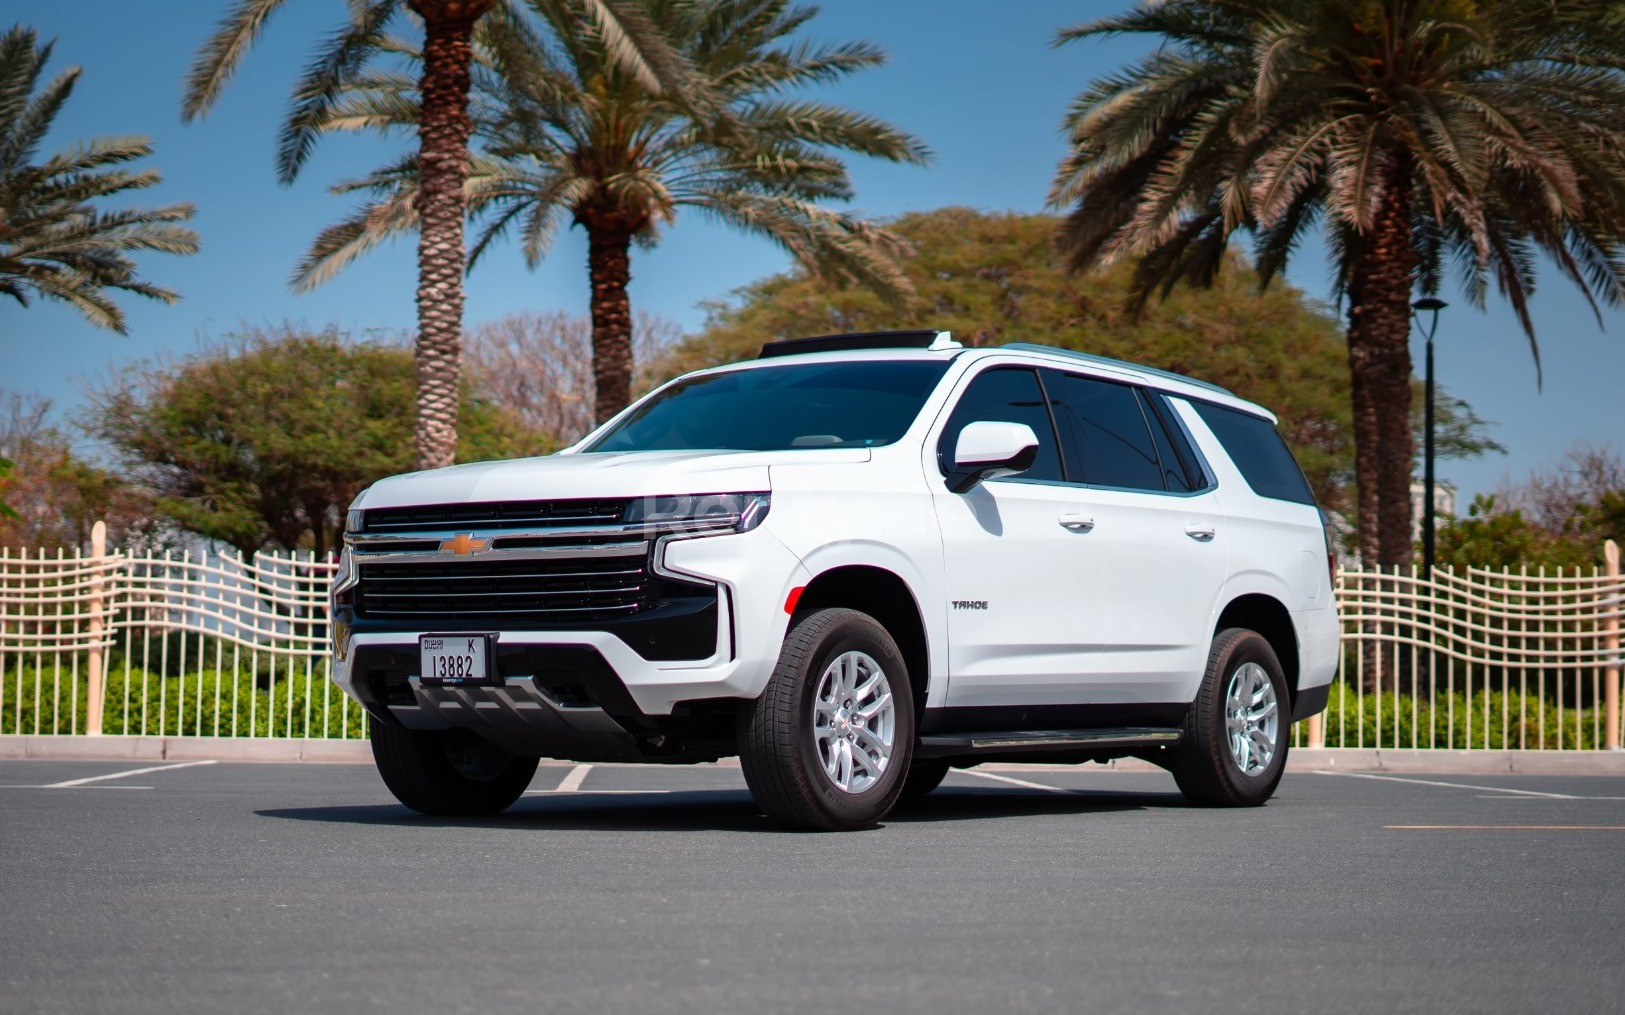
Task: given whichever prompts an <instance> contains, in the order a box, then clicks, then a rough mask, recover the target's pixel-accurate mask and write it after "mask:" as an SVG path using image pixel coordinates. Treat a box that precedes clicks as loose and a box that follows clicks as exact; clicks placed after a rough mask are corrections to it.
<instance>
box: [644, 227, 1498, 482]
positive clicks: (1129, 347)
mask: <svg viewBox="0 0 1625 1015" xmlns="http://www.w3.org/2000/svg"><path fill="white" fill-rule="evenodd" d="M1059 221H1060V220H1059V219H1057V218H1055V217H1053V216H1048V215H1024V214H1014V213H1006V214H986V213H981V212H977V211H973V210H971V209H968V208H944V209H940V210H937V211H930V212H915V213H910V214H908V215H904V216H903V217H902V218H900V219H898V220H897V221H896V222H895V223H892V224H891V225H890V227H889V228H891V229H892V230H893V231H895V232H896V233H897V234H899V235H900V236H902V237H903V238H904V239H906V240H907V241H908V243H909V245H910V246H911V248H912V251H911V253H910V254H909V255H908V256H907V259H906V269H907V271H908V274H909V278H910V281H911V282H912V283H913V286H914V289H915V291H916V294H917V295H916V297H915V299H914V300H913V302H912V303H910V304H908V305H906V306H901V307H899V306H895V305H893V304H890V303H887V302H886V301H885V300H883V299H881V298H880V297H877V296H876V295H874V294H873V293H871V292H868V291H866V290H862V289H858V288H840V287H837V286H835V285H832V284H830V283H828V282H823V281H820V280H818V279H816V278H814V277H811V276H810V275H808V274H806V273H805V272H801V271H792V272H790V273H786V274H780V275H774V276H771V277H769V278H766V279H763V280H762V281H760V282H756V283H753V284H751V285H749V286H746V287H744V288H743V289H740V290H739V291H738V292H737V293H736V294H735V298H734V299H733V300H732V301H730V302H726V303H715V304H712V305H711V306H710V307H709V310H710V318H709V320H708V322H707V324H706V327H705V328H704V329H703V330H702V331H700V332H699V333H698V334H696V335H692V336H689V337H688V338H686V339H684V340H683V341H682V342H680V343H678V344H677V345H676V346H675V347H674V348H673V349H672V350H671V351H670V352H669V353H667V354H666V355H665V356H664V357H663V358H662V360H661V361H660V362H659V364H657V370H656V373H657V375H659V376H663V377H670V376H673V375H675V374H678V373H682V372H684V371H687V370H693V369H698V368H700V367H704V366H713V365H716V364H718V363H727V362H731V361H735V360H740V359H748V358H750V357H753V356H755V355H756V353H757V351H758V350H759V349H760V348H761V345H762V343H763V342H766V341H770V340H773V339H780V338H795V337H799V336H805V335H816V334H822V333H828V332H840V331H877V330H884V329H891V328H918V327H921V326H928V327H935V328H943V329H946V330H950V331H952V332H953V333H954V336H955V337H956V338H957V339H959V340H960V341H962V342H964V343H966V344H967V345H998V344H1002V343H1004V342H1015V341H1025V342H1040V343H1044V344H1048V345H1056V346H1060V347H1062V348H1067V349H1077V350H1081V351H1084V352H1090V353H1095V354H1098V355H1104V356H1112V357H1117V358H1120V359H1126V360H1130V361H1132V362H1136V363H1144V364H1146V365H1148V366H1154V367H1159V368H1162V369H1164V370H1173V371H1176V372H1178V373H1183V374H1189V375H1191V376H1193V377H1199V378H1202V379H1203V380H1208V381H1213V382H1214V383H1217V384H1221V385H1223V386H1225V387H1227V388H1229V389H1231V390H1232V391H1234V392H1236V393H1237V394H1239V395H1241V396H1242V397H1243V398H1249V399H1252V400H1254V401H1256V402H1258V403H1259V404H1261V405H1264V406H1267V407H1268V408H1269V409H1270V410H1271V411H1273V412H1275V413H1276V414H1278V415H1279V416H1280V419H1281V431H1282V433H1283V434H1284V435H1285V436H1286V438H1287V440H1288V441H1289V442H1290V443H1291V444H1292V446H1293V450H1294V451H1295V452H1296V453H1297V455H1298V460H1299V461H1300V462H1301V463H1302V464H1303V467H1304V471H1305V472H1307V473H1308V475H1309V478H1310V482H1311V483H1312V484H1313V486H1314V488H1315V492H1316V495H1317V496H1318V497H1319V498H1320V499H1321V502H1322V503H1323V504H1325V505H1327V506H1328V507H1332V508H1334V509H1335V508H1341V507H1344V506H1345V504H1344V502H1345V498H1344V496H1343V495H1344V488H1345V487H1346V485H1347V483H1348V480H1349V477H1350V476H1351V474H1352V466H1353V458H1352V455H1353V443H1352V437H1351V431H1350V420H1349V416H1350V411H1349V404H1350V402H1349V381H1348V359H1347V352H1346V350H1345V347H1344V344H1343V338H1342V334H1341V331H1340V329H1339V327H1338V324H1337V322H1336V320H1335V319H1334V318H1333V317H1332V316H1331V314H1330V313H1329V312H1328V311H1327V310H1326V309H1325V308H1323V307H1322V306H1320V305H1319V304H1317V303H1315V302H1313V301H1311V300H1310V299H1308V298H1307V297H1306V296H1304V294H1303V293H1301V292H1299V291H1298V290H1296V289H1293V288H1292V287H1290V286H1286V285H1277V286H1272V287H1271V288H1269V289H1267V290H1265V291H1264V292H1262V293H1261V292H1259V288H1258V280H1257V276H1256V275H1254V274H1253V272H1252V270H1251V269H1250V268H1249V267H1248V266H1247V265H1246V264H1245V263H1244V262H1243V261H1242V260H1241V259H1240V258H1233V261H1234V263H1233V265H1232V269H1231V270H1226V271H1224V272H1222V273H1220V274H1219V276H1218V277H1217V279H1216V280H1215V282H1214V286H1213V287H1212V288H1211V289H1191V288H1180V289H1175V290H1173V291H1172V292H1171V293H1170V294H1169V296H1168V298H1167V299H1166V300H1163V301H1160V302H1155V303H1152V304H1149V305H1147V306H1146V307H1145V308H1144V310H1143V311H1141V312H1139V313H1138V314H1136V313H1133V312H1131V311H1129V310H1128V309H1125V307H1126V305H1127V302H1128V301H1127V297H1128V295H1129V292H1130V289H1131V286H1132V284H1133V280H1132V278H1131V269H1130V268H1129V267H1127V266H1122V267H1119V268H1116V269H1113V270H1112V271H1109V272H1107V273H1105V274H1103V275H1089V276H1077V275H1071V274H1069V273H1068V272H1067V271H1066V270H1065V269H1066V265H1065V260H1064V256H1063V255H1062V254H1061V253H1059V252H1058V251H1057V249H1056V245H1055V236H1056V231H1057V227H1058V224H1059ZM1436 432H1437V433H1439V435H1440V441H1439V454H1440V457H1451V456H1456V457H1466V456H1471V455H1474V454H1481V453H1483V452H1484V451H1487V450H1499V446H1498V445H1495V444H1494V442H1493V441H1490V440H1489V438H1488V437H1487V435H1486V433H1487V431H1486V424H1485V423H1484V421H1483V420H1480V419H1478V417H1477V416H1475V415H1473V413H1472V410H1471V409H1470V408H1469V407H1468V406H1467V405H1466V403H1464V402H1461V401H1459V400H1457V399H1453V398H1450V397H1448V396H1446V397H1443V398H1441V399H1440V410H1439V426H1438V430H1437V431H1436Z"/></svg>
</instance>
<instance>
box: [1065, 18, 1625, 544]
mask: <svg viewBox="0 0 1625 1015" xmlns="http://www.w3.org/2000/svg"><path fill="white" fill-rule="evenodd" d="M1620 11H1621V7H1620V5H1619V4H1618V2H1617V0H1565V2H1564V3H1560V4H1557V3H1552V2H1550V0H1476V2H1475V0H1164V2H1161V3H1154V4H1153V3H1147V4H1143V5H1140V6H1137V7H1136V8H1135V9H1134V10H1132V11H1128V12H1126V13H1123V14H1118V15H1114V16H1111V17H1108V18H1103V19H1101V20H1098V21H1094V22H1091V23H1088V24H1084V25H1081V26H1079V27H1076V28H1070V29H1066V30H1064V31H1062V32H1061V33H1060V35H1059V37H1058V40H1057V44H1061V43H1066V42H1070V41H1073V40H1077V39H1086V38H1095V37H1099V36H1105V35H1113V34H1118V33H1126V32H1136V33H1148V34H1151V35H1154V36H1158V37H1159V41H1160V42H1161V45H1160V46H1159V48H1158V49H1156V50H1155V51H1154V52H1153V53H1151V55H1149V56H1147V57H1145V58H1144V59H1143V60H1141V61H1140V62H1139V63H1137V64H1135V65H1134V66H1133V67H1131V68H1129V69H1128V70H1126V71H1124V72H1122V73H1119V74H1115V75H1113V76H1110V77H1106V78H1102V79H1100V80H1098V81H1096V82H1095V83H1094V84H1093V85H1092V86H1091V87H1090V88H1089V90H1088V91H1085V92H1084V93H1083V94H1081V95H1080V96H1079V97H1078V98H1077V99H1076V101H1075V102H1074V104H1073V107H1072V109H1071V111H1070V113H1069V114H1068V116H1067V120H1066V124H1067V127H1068V129H1069V130H1070V134H1071V148H1072V150H1071V152H1070V154H1069V155H1068V156H1067V157H1066V158H1065V160H1064V161H1063V162H1062V163H1061V165H1060V168H1059V170H1058V171H1057V174H1056V178H1055V182H1054V185H1053V188H1052V190H1051V192H1050V201H1051V204H1052V206H1054V207H1060V208H1069V209H1071V213H1070V216H1069V218H1068V221H1067V224H1066V226H1065V228H1064V235H1063V243H1064V245H1065V246H1066V248H1067V249H1068V251H1069V253H1070V256H1071V260H1072V263H1073V265H1074V266H1075V267H1078V268H1087V267H1097V266H1101V265H1106V264H1110V263H1113V262H1115V261H1118V260H1123V259H1129V260H1132V261H1134V262H1136V264H1137V269H1136V270H1137V287H1136V292H1137V298H1138V299H1139V300H1140V301H1141V302H1143V301H1144V299H1145V298H1147V296H1148V294H1149V293H1151V292H1152V291H1153V290H1156V289H1158V288H1160V289H1162V291H1164V292H1166V291H1167V289H1168V287H1169V286H1172V285H1174V284H1175V283H1177V282H1178V281H1180V280H1186V281H1190V282H1196V283H1205V282H1208V281H1211V279H1212V278H1213V276H1214V273H1215V272H1217V271H1218V270H1219V269H1220V267H1221V265H1222V264H1223V253H1224V251H1225V249H1226V247H1227V245H1228V244H1229V242H1230V239H1231V237H1232V235H1233V234H1234V233H1236V232H1237V231H1238V230H1242V231H1246V232H1248V233H1250V234H1251V236H1252V239H1253V247H1254V256H1255V258H1256V261H1257V266H1258V269H1259V272H1260V274H1261V276H1262V279H1263V281H1264V282H1265V283H1267V282H1268V281H1269V280H1270V279H1271V278H1273V277H1275V276H1276V275H1277V274H1279V273H1280V272H1281V270H1282V269H1283V267H1284V266H1285V264H1286V262H1287V259H1288V257H1289V255H1290V254H1291V252H1292V251H1293V250H1294V248H1295V247H1296V245H1297V244H1298V243H1299V242H1301V241H1302V239H1303V238H1304V236H1305V235H1306V234H1307V233H1309V232H1310V231H1312V230H1314V229H1317V228H1319V229H1321V230H1322V231H1323V232H1324V235H1325V239H1326V244H1327V247H1328V250H1329V253H1330V256H1331V257H1332V259H1333V262H1334V267H1335V279H1336V282H1335V288H1336V293H1337V295H1338V297H1339V299H1340V300H1343V301H1344V302H1345V304H1346V307H1347V313H1348V330H1347V336H1348V350H1349V367H1350V371H1351V380H1352V388H1353V407H1354V432H1355V443H1356V455H1355V471H1356V480H1357V483H1358V489H1359V523H1360V552H1361V556H1362V557H1363V559H1364V560H1365V561H1366V562H1367V563H1368V564H1382V565H1395V564H1400V563H1404V562H1408V561H1409V560H1410V559H1411V557H1412V542H1411V517H1410V513H1411V507H1410V479H1411V475H1410V470H1411V463H1412V461H1413V456H1412V447H1411V431H1410V427H1409V423H1408V421H1409V408H1410V400H1411V360H1410V352H1409V346H1408V336H1409V331H1410V328H1411V300H1412V298H1413V296H1414V295H1415V294H1416V293H1417V291H1418V290H1420V292H1421V293H1423V294H1428V295H1432V294H1433V293H1435V292H1437V291H1438V289H1439V287H1440V285H1441V284H1442V282H1443V281H1444V275H1445V273H1446V271H1447V270H1449V271H1452V272H1453V273H1454V275H1455V279H1456V281H1457V283H1458V284H1459V285H1460V286H1461V287H1462V288H1463V289H1464V290H1465V292H1466V293H1467V295H1468V297H1469V298H1470V299H1471V300H1472V301H1473V302H1474V303H1475V304H1476V305H1478V306H1480V307H1482V306H1483V304H1484V302H1485V298H1486V296H1487V295H1488V293H1489V290H1490V286H1491V284H1492V282H1493V284H1494V286H1495V287H1496V288H1497V289H1498V290H1499V292H1500V293H1501V295H1502V296H1503V297H1505V298H1506V299H1507V301H1508V302H1510V303H1511V305H1512V307H1513V309H1514V310H1515V311H1516V313H1517V315H1518V319H1519V321H1520V323H1521V324H1522V326H1523V329H1524V331H1525V333H1526V334H1527V335H1528V337H1529V342H1530V348H1531V350H1533V351H1534V352H1535V355H1536V360H1535V365H1536V369H1537V371H1538V369H1539V358H1538V357H1539V351H1538V347H1537V346H1536V344H1535V334H1534V327H1533V324H1532V322H1531V320H1530V316H1529V296H1530V294H1531V293H1532V291H1533V289H1534V285H1535V280H1536V275H1537V268H1538V267H1539V266H1540V263H1541V261H1542V260H1543V256H1544V259H1546V260H1549V261H1550V262H1551V264H1552V265H1554V266H1555V267H1556V268H1557V270H1558V271H1559V272H1560V273H1562V274H1563V275H1565V276H1567V277H1568V278H1569V279H1571V280H1572V281H1573V282H1574V283H1575V285H1576V286H1578V287H1579V289H1580V291H1581V292H1582V293H1584V294H1585V297H1586V299H1587V300H1588V301H1590V303H1591V305H1592V307H1593V309H1594V310H1595V309H1596V307H1597V300H1599V299H1601V300H1603V301H1606V302H1608V303H1610V304H1618V303H1620V302H1621V300H1622V299H1625V247H1622V245H1621V237H1622V236H1625V118H1622V117H1621V116H1620V109H1622V108H1625V76H1622V74H1621V70H1622V68H1625V17H1622V15H1621V13H1620ZM1600 320H1601V319H1600V316H1599V324H1600Z"/></svg>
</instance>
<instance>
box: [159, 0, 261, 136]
mask: <svg viewBox="0 0 1625 1015" xmlns="http://www.w3.org/2000/svg"><path fill="white" fill-rule="evenodd" d="M283 3H284V0H238V2H237V5H236V6H235V7H233V8H232V9H231V11H230V13H228V14H227V15H226V16H225V17H224V18H223V19H221V21H220V24H219V26H218V27H217V28H216V29H215V32H214V34H213V35H211V36H210V37H209V41H208V42H205V43H204V44H203V48H202V49H200V50H198V55H197V58H196V59H195V60H194V61H193V62H192V70H191V73H190V74H189V75H187V79H186V97H185V99H184V100H183V102H182V105H181V120H182V121H183V122H186V123H190V122H192V121H193V120H195V119H197V118H198V117H201V116H203V115H204V114H206V113H207V112H208V111H209V109H210V107H211V106H213V105H214V104H215V102H216V101H217V100H218V99H219V98H220V93H221V92H223V91H224V90H225V87H226V82H228V81H230V80H231V76H232V74H234V73H235V72H236V70H237V65H238V63H240V62H241V61H242V58H243V55H244V54H245V53H247V52H248V50H249V48H250V47H251V46H253V45H254V40H255V39H256V38H258V37H259V34H260V31H261V30H262V29H263V28H264V27H265V22H266V20H267V19H268V18H270V16H271V14H272V13H273V12H275V11H276V9H277V8H278V7H280V6H282V4H283Z"/></svg>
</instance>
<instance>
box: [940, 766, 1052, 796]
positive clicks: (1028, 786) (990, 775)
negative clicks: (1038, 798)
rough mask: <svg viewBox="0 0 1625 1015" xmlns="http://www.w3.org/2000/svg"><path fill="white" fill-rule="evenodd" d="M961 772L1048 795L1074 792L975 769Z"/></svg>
mask: <svg viewBox="0 0 1625 1015" xmlns="http://www.w3.org/2000/svg"><path fill="white" fill-rule="evenodd" d="M960 771H963V772H964V773H965V774H966V775H974V776H976V777H977V778H980V779H991V780H993V781H994V782H1002V783H1004V784H1005V785H1007V786H1020V787H1021V788H1022V789H1041V790H1043V791H1044V792H1046V793H1070V792H1072V791H1071V790H1069V789H1062V788H1061V787H1059V786H1046V785H1044V784H1043V783H1041V782H1028V781H1027V780H1026V779H1012V778H1010V777H1009V776H1008V775H996V774H994V773H992V772H982V771H978V770H977V769H974V768H965V769H961V770H960Z"/></svg>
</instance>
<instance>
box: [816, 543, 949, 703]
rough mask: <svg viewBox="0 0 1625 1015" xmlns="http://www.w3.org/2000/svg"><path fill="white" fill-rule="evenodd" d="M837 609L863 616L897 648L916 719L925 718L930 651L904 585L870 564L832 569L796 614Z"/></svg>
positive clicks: (914, 599) (822, 574) (916, 605)
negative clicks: (876, 626)
mask: <svg viewBox="0 0 1625 1015" xmlns="http://www.w3.org/2000/svg"><path fill="white" fill-rule="evenodd" d="M835 607H845V608H846V609H850V610H858V611H859V612H862V613H867V614H868V615H869V616H871V617H873V618H874V619H875V620H876V621H877V622H878V623H879V624H880V626H882V627H884V628H885V629H886V631H887V633H889V634H890V635H891V636H892V640H893V641H895V642H897V648H898V650H899V651H900V652H902V653H903V663H904V665H906V666H907V667H908V677H909V686H910V688H912V690H913V693H914V716H915V719H916V720H919V719H921V718H923V716H924V714H925V702H926V692H927V685H928V684H929V683H930V679H931V649H930V644H929V642H928V640H927V638H926V633H925V618H924V616H923V615H922V614H921V612H920V603H919V599H918V598H917V597H916V596H915V595H914V590H913V589H911V588H909V585H908V582H906V581H904V580H903V579H902V577H900V576H899V575H897V574H896V573H895V572H892V571H888V570H886V569H885V568H882V567H875V566H873V565H868V564H847V565H843V566H841V567H834V568H830V569H829V570H828V571H822V572H820V573H819V574H817V575H815V576H814V577H813V580H812V581H810V582H808V583H807V586H806V588H805V589H804V590H803V591H802V593H801V597H800V599H798V600H797V601H796V614H797V615H798V616H799V615H801V614H804V613H808V612H811V611H812V610H824V609H831V608H835Z"/></svg>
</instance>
